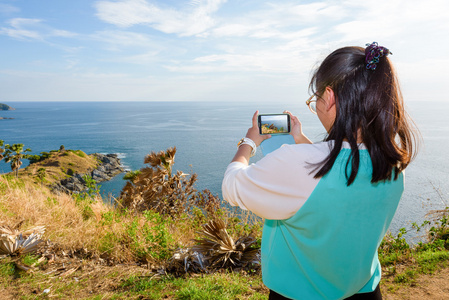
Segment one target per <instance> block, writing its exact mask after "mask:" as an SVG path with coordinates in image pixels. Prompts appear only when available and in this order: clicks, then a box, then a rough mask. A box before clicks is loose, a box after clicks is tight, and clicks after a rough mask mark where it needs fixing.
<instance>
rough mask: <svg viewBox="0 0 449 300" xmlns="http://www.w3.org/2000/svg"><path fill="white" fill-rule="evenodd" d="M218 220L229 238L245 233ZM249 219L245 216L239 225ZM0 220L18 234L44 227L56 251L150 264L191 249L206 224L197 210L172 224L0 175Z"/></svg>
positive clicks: (244, 229)
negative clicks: (227, 230)
mask: <svg viewBox="0 0 449 300" xmlns="http://www.w3.org/2000/svg"><path fill="white" fill-rule="evenodd" d="M222 217H223V219H225V220H227V223H228V224H229V226H230V227H232V228H233V229H232V230H231V231H230V233H231V234H232V235H233V236H234V237H236V238H237V237H238V236H239V235H243V234H245V233H248V231H250V227H248V226H245V225H243V223H242V219H239V218H237V217H235V216H234V217H229V216H228V214H226V213H224V214H223V215H222ZM250 218H251V217H250V216H249V215H247V216H245V217H243V220H245V221H246V220H248V219H250ZM0 220H2V221H3V222H4V223H5V224H7V225H10V226H15V225H16V224H18V223H20V222H23V223H22V225H21V228H20V229H21V230H26V229H28V228H30V227H34V226H45V228H46V232H45V235H44V236H43V239H44V240H50V241H51V242H52V243H53V244H55V245H57V248H58V249H64V250H71V251H72V252H83V253H85V254H86V255H87V256H94V257H103V258H106V259H110V260H111V261H122V262H123V261H128V262H129V261H140V262H147V263H151V264H160V263H162V262H163V261H165V260H167V259H168V258H170V256H171V255H172V253H173V252H174V250H176V249H177V248H180V247H187V246H191V245H192V240H193V239H194V238H196V237H198V234H197V231H199V230H201V229H202V227H201V225H203V224H204V223H206V222H207V218H206V217H205V216H204V214H203V213H202V212H201V210H195V214H194V215H191V214H187V213H183V214H181V215H180V216H179V217H178V218H177V219H176V220H173V219H172V218H170V217H169V216H163V215H160V214H158V213H155V212H152V211H147V212H136V211H130V210H126V209H119V208H117V207H113V206H112V205H109V204H106V203H104V202H103V201H102V199H101V198H99V197H98V198H96V199H91V198H87V200H83V201H81V200H79V199H78V200H76V197H75V199H74V197H72V196H70V195H66V194H60V195H55V194H52V193H51V192H50V191H49V190H48V189H47V188H46V187H45V186H40V185H37V184H34V183H32V182H27V181H23V180H21V179H20V178H19V179H16V178H13V177H12V176H0ZM245 221H244V222H245ZM239 224H240V225H239Z"/></svg>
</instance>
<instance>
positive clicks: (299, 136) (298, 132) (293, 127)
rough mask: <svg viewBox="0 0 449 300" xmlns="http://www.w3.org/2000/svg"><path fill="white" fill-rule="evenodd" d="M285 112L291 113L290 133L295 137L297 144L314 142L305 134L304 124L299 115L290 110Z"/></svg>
mask: <svg viewBox="0 0 449 300" xmlns="http://www.w3.org/2000/svg"><path fill="white" fill-rule="evenodd" d="M284 114H289V115H290V135H291V136H293V138H294V139H295V143H296V144H312V141H311V140H309V138H308V137H306V136H305V135H304V133H303V132H302V124H301V122H300V121H299V119H298V117H296V116H294V115H293V114H292V113H291V112H289V111H288V110H285V111H284Z"/></svg>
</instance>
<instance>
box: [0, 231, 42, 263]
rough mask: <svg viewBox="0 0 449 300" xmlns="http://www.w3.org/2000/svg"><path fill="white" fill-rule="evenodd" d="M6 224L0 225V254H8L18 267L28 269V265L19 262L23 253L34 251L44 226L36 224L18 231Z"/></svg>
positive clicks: (39, 241)
mask: <svg viewBox="0 0 449 300" xmlns="http://www.w3.org/2000/svg"><path fill="white" fill-rule="evenodd" d="M19 226H20V225H18V226H16V227H15V228H13V227H10V226H8V225H0V255H8V256H11V257H13V258H15V259H14V260H13V261H14V262H15V264H16V266H17V267H18V268H19V269H22V270H24V271H28V270H29V269H30V267H29V266H26V265H24V264H22V263H21V262H20V258H21V256H23V255H26V254H30V253H34V252H36V251H37V248H38V246H39V244H40V243H41V242H43V241H42V240H41V237H42V235H43V234H44V232H45V227H44V226H36V227H33V228H31V229H28V230H26V231H23V232H21V231H19V230H18V229H17V228H18V227H19Z"/></svg>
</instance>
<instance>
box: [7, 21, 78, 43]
mask: <svg viewBox="0 0 449 300" xmlns="http://www.w3.org/2000/svg"><path fill="white" fill-rule="evenodd" d="M7 24H8V25H9V27H2V28H0V34H2V35H7V36H9V37H12V38H15V39H22V40H40V41H43V40H45V39H46V38H49V37H73V36H76V34H75V33H73V32H69V31H66V30H60V29H54V28H51V27H49V26H46V25H45V24H44V21H43V20H41V19H28V18H14V19H11V20H9V21H8V22H7Z"/></svg>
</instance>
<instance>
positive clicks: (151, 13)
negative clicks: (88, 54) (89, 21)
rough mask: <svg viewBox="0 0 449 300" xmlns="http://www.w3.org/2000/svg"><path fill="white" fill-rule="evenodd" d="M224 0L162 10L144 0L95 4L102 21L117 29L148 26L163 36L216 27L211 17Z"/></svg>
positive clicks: (207, 0)
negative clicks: (117, 27)
mask: <svg viewBox="0 0 449 300" xmlns="http://www.w3.org/2000/svg"><path fill="white" fill-rule="evenodd" d="M225 2H226V0H198V1H192V2H190V5H189V6H185V7H183V8H182V9H175V8H162V7H160V6H158V5H155V4H152V3H150V2H148V1H145V0H124V1H116V2H112V1H98V2H96V4H95V7H96V9H97V16H98V18H100V19H101V20H103V21H105V22H107V23H111V24H114V25H117V26H120V27H131V26H134V25H141V24H143V25H148V26H150V27H152V28H154V29H156V30H159V31H161V32H164V33H174V34H178V35H180V36H192V35H197V34H201V33H202V32H204V31H206V30H208V29H209V28H211V27H212V26H213V25H214V24H215V20H214V19H213V18H212V15H213V14H214V13H215V12H216V11H217V10H218V9H219V8H220V6H221V5H222V4H223V3H225Z"/></svg>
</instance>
